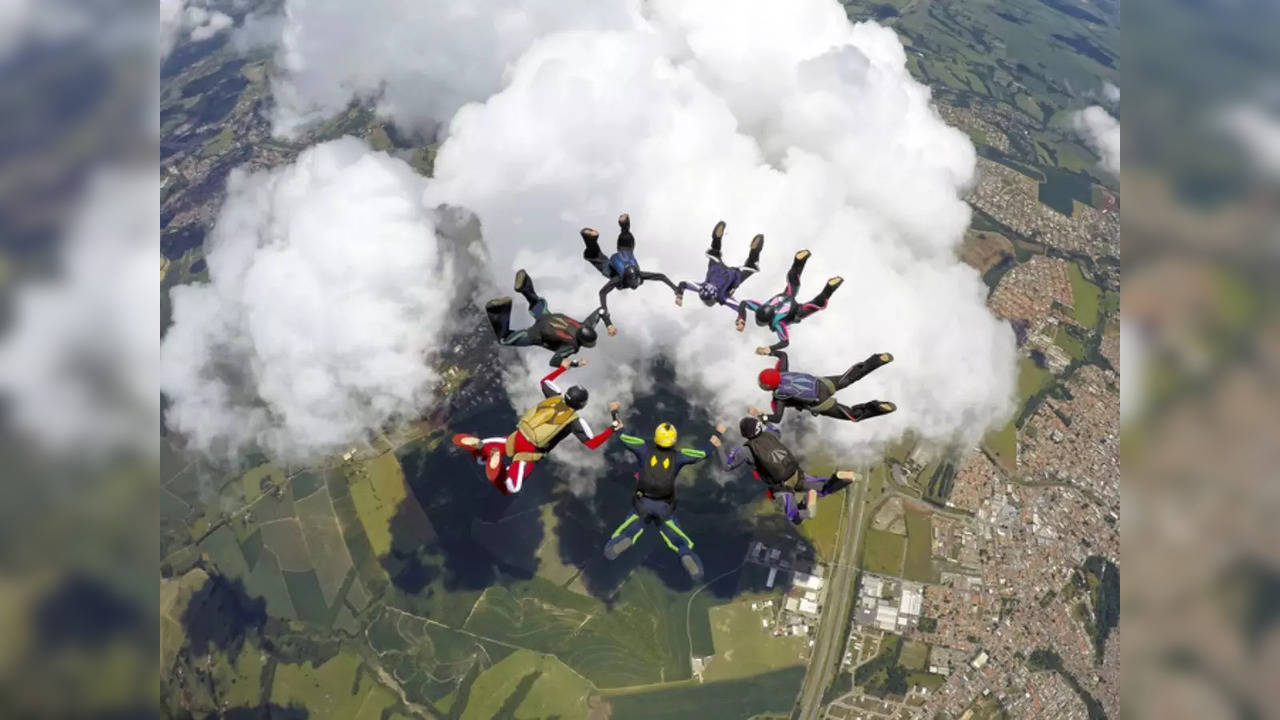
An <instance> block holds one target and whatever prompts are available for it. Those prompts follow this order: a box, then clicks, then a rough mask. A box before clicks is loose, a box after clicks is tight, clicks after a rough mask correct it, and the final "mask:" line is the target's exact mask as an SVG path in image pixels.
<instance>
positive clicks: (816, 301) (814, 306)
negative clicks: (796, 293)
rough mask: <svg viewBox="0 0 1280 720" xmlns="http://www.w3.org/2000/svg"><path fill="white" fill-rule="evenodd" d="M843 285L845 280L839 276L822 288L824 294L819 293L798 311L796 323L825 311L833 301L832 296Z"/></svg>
mask: <svg viewBox="0 0 1280 720" xmlns="http://www.w3.org/2000/svg"><path fill="white" fill-rule="evenodd" d="M843 284H844V278H842V277H839V276H837V277H833V278H831V279H830V280H828V281H827V284H826V285H823V286H822V292H820V293H818V294H817V296H815V297H814V298H813V299H812V300H810V301H809V302H807V303H805V304H803V305H801V306H800V307H799V308H797V309H796V322H799V321H801V320H803V319H805V318H807V317H809V316H810V315H812V314H814V313H816V312H818V311H819V310H825V309H826V307H827V301H828V300H830V299H831V294H832V293H834V292H835V291H836V290H837V289H838V288H839V287H840V286H841V285H843Z"/></svg>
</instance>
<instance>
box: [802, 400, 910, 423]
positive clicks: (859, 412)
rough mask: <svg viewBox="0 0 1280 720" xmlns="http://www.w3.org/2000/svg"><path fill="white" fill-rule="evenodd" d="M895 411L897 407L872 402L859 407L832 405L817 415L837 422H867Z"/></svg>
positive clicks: (884, 402) (881, 401) (891, 404)
mask: <svg viewBox="0 0 1280 720" xmlns="http://www.w3.org/2000/svg"><path fill="white" fill-rule="evenodd" d="M897 409H898V406H897V405H894V404H893V403H891V402H888V401H885V400H872V401H871V402H864V403H862V404H860V405H852V406H850V405H841V404H840V403H834V404H832V406H831V407H829V408H827V409H826V410H823V411H821V412H820V413H819V414H820V415H825V416H826V417H832V418H837V419H839V420H852V421H853V422H860V421H862V420H869V419H871V418H873V417H879V416H881V415H888V414H889V413H891V412H893V411H894V410H897Z"/></svg>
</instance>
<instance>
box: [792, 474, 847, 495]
mask: <svg viewBox="0 0 1280 720" xmlns="http://www.w3.org/2000/svg"><path fill="white" fill-rule="evenodd" d="M856 478H857V475H855V474H854V473H852V472H850V471H848V470H841V471H839V472H837V473H835V474H834V475H831V476H829V477H818V476H817V475H809V474H807V473H806V474H805V476H804V486H805V488H806V489H808V490H816V491H817V493H818V497H826V496H828V495H833V494H835V493H838V492H840V491H841V490H844V489H845V488H847V487H849V486H850V485H852V484H853V481H854V480H855V479H856Z"/></svg>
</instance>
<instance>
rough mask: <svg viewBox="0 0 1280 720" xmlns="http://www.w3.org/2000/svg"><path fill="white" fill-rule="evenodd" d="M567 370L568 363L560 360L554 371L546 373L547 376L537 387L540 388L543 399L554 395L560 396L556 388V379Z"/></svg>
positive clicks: (559, 391) (558, 389)
mask: <svg viewBox="0 0 1280 720" xmlns="http://www.w3.org/2000/svg"><path fill="white" fill-rule="evenodd" d="M568 369H569V363H565V362H564V361H563V360H561V361H560V362H558V363H556V369H555V370H552V371H551V372H549V373H547V376H546V377H544V378H542V382H541V383H539V385H538V386H539V387H541V388H542V396H543V397H555V396H556V395H560V394H561V390H560V388H559V387H558V386H556V378H558V377H560V376H561V375H563V374H564V371H565V370H568Z"/></svg>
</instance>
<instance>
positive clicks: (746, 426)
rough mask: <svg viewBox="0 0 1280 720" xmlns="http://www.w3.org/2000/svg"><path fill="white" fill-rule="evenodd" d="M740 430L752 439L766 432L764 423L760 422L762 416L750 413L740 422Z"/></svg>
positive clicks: (743, 435) (747, 437)
mask: <svg viewBox="0 0 1280 720" xmlns="http://www.w3.org/2000/svg"><path fill="white" fill-rule="evenodd" d="M738 432H740V433H742V437H744V438H746V439H748V440H750V439H751V438H753V437H755V436H757V435H759V434H760V433H762V432H764V423H762V422H760V418H758V417H751V416H749V415H748V416H747V417H744V418H742V420H740V421H739V422H738Z"/></svg>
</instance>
